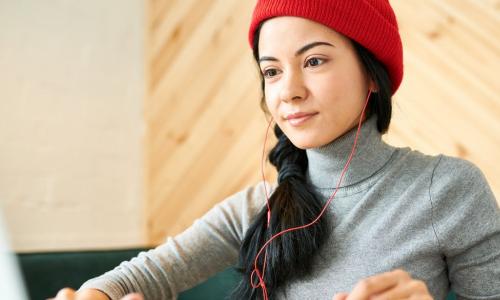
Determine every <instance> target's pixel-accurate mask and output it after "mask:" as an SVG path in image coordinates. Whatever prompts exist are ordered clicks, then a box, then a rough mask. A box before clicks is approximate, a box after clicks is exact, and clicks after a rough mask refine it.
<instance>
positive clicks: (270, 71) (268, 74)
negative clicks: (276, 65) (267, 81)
mask: <svg viewBox="0 0 500 300" xmlns="http://www.w3.org/2000/svg"><path fill="white" fill-rule="evenodd" d="M262 75H263V76H264V77H266V78H271V77H273V76H276V75H278V70H277V69H267V70H264V72H262Z"/></svg>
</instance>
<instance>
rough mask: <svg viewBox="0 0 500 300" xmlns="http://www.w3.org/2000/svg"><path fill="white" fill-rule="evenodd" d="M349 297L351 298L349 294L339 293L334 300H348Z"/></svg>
mask: <svg viewBox="0 0 500 300" xmlns="http://www.w3.org/2000/svg"><path fill="white" fill-rule="evenodd" d="M347 296H349V294H348V293H338V294H335V296H333V299H332V300H345V299H347Z"/></svg>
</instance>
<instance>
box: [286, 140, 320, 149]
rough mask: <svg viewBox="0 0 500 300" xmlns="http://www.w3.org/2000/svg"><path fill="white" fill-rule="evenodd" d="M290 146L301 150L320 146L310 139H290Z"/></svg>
mask: <svg viewBox="0 0 500 300" xmlns="http://www.w3.org/2000/svg"><path fill="white" fill-rule="evenodd" d="M290 141H291V142H292V144H293V145H294V146H295V147H297V148H299V149H302V150H306V149H310V148H316V147H319V146H320V144H319V143H317V142H314V141H312V140H311V139H303V140H302V139H290Z"/></svg>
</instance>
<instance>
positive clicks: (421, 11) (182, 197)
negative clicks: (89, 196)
mask: <svg viewBox="0 0 500 300" xmlns="http://www.w3.org/2000/svg"><path fill="white" fill-rule="evenodd" d="M254 3H255V2H254V1H238V0H224V1H208V0H202V1H199V0H198V1H195V0H182V1H181V0H177V1H173V0H149V2H148V9H147V12H148V13H147V15H148V22H147V30H148V32H147V39H146V44H147V45H146V49H147V80H148V90H147V97H146V104H145V117H146V122H147V138H146V141H145V142H146V149H147V151H146V153H147V154H146V158H145V159H146V169H147V179H146V189H147V219H148V228H147V230H148V232H149V241H150V243H151V244H152V245H154V244H158V243H161V242H162V241H163V240H164V239H165V237H166V236H169V235H175V234H177V233H179V232H181V231H182V230H183V229H185V228H187V227H188V226H189V225H191V224H192V222H193V221H194V219H195V218H198V217H200V216H201V215H203V213H205V212H206V211H207V210H209V209H210V208H211V207H212V206H213V205H214V204H215V203H217V202H219V201H221V200H223V199H224V198H225V197H227V196H229V195H231V194H234V193H235V192H237V191H239V190H241V189H243V188H244V187H246V186H248V185H253V184H255V183H256V182H257V181H258V180H260V179H261V178H262V177H261V173H260V163H261V154H262V144H263V140H264V136H265V130H266V128H267V121H266V118H265V116H264V114H263V112H262V111H261V110H260V107H259V101H260V88H259V82H258V73H257V69H256V66H255V65H254V63H253V61H252V55H251V50H250V48H249V46H248V43H247V29H248V25H249V22H250V16H251V12H252V8H253V5H254ZM391 4H392V5H393V7H394V10H395V11H396V15H397V17H398V21H399V26H400V32H401V35H402V39H403V46H404V64H405V75H404V79H403V83H402V85H401V87H400V89H399V91H398V92H397V93H396V95H395V97H394V98H393V99H394V116H393V120H392V123H391V127H390V130H389V133H388V134H387V135H385V136H384V140H386V141H387V142H389V143H390V144H393V145H396V146H409V147H411V148H413V149H417V150H419V151H421V152H424V153H428V154H438V153H444V154H447V155H452V156H458V157H462V158H465V159H467V160H470V161H472V162H474V163H475V164H476V165H477V166H478V167H479V168H481V170H482V171H483V173H484V174H485V176H486V178H487V180H488V181H489V183H490V185H491V187H492V189H493V191H494V193H495V195H496V196H497V199H498V195H500V194H499V193H500V169H499V168H498V167H496V166H497V165H498V163H500V155H499V154H498V146H499V145H500V98H499V96H498V95H499V93H500V82H499V81H500V80H499V77H498V76H497V73H498V71H499V70H500V40H499V39H498V37H499V36H500V1H494V0H485V1H478V0H425V1H421V0H405V1H392V2H391ZM273 143H274V136H273V134H272V133H271V138H270V139H269V141H268V149H270V148H271V147H272V144H273ZM265 173H266V179H268V180H271V181H273V180H275V176H276V174H275V171H274V169H273V168H272V167H271V166H270V165H269V164H267V165H266V168H265Z"/></svg>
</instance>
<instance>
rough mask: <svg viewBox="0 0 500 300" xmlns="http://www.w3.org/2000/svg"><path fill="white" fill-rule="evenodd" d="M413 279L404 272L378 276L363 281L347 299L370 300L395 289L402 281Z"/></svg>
mask: <svg viewBox="0 0 500 300" xmlns="http://www.w3.org/2000/svg"><path fill="white" fill-rule="evenodd" d="M409 279H411V277H410V276H409V275H408V273H406V272H405V271H403V270H394V271H391V272H386V273H381V274H377V275H374V276H371V277H368V278H365V279H363V280H361V281H360V282H359V283H358V284H356V286H355V287H354V289H353V290H352V292H351V293H350V294H349V297H347V300H368V299H369V297H370V296H372V295H375V294H378V293H381V292H383V291H386V290H388V289H391V288H393V287H395V286H396V285H397V284H398V283H399V282H400V281H405V280H409Z"/></svg>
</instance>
